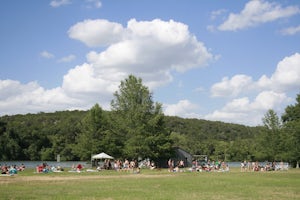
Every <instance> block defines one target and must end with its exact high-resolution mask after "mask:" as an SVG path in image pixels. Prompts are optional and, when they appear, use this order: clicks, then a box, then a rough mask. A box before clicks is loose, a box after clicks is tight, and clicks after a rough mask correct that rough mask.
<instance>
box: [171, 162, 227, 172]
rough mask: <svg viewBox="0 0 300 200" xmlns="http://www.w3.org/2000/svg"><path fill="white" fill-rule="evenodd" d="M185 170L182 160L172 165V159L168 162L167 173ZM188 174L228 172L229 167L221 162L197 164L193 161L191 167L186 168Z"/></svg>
mask: <svg viewBox="0 0 300 200" xmlns="http://www.w3.org/2000/svg"><path fill="white" fill-rule="evenodd" d="M185 170H186V167H185V164H184V161H183V160H179V161H177V162H176V164H175V163H174V161H173V160H172V159H169V160H168V171H169V172H184V171H185ZM187 170H188V171H190V172H202V171H205V172H210V171H218V172H228V171H229V165H228V164H227V163H225V162H223V161H210V160H208V161H207V162H199V161H197V160H193V162H192V167H190V168H187Z"/></svg>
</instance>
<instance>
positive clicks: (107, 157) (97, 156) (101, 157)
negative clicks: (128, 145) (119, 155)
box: [92, 152, 114, 160]
mask: <svg viewBox="0 0 300 200" xmlns="http://www.w3.org/2000/svg"><path fill="white" fill-rule="evenodd" d="M92 159H93V160H95V159H114V157H112V156H110V155H108V154H106V153H104V152H102V153H99V154H96V155H93V156H92Z"/></svg>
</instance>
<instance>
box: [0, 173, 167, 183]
mask: <svg viewBox="0 0 300 200" xmlns="http://www.w3.org/2000/svg"><path fill="white" fill-rule="evenodd" d="M170 176H172V175H171V174H157V175H149V174H128V175H101V174H94V175H81V174H73V175H57V176H56V175H52V174H51V175H48V174H45V175H33V176H22V175H15V176H3V177H0V185H1V184H7V183H14V182H30V181H68V180H94V179H112V178H114V179H120V178H127V179H128V178H161V177H170Z"/></svg>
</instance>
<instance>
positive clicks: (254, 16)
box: [218, 0, 300, 31]
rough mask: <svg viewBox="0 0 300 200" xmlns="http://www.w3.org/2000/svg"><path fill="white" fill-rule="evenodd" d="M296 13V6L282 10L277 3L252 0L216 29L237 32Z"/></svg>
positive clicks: (298, 11)
mask: <svg viewBox="0 0 300 200" xmlns="http://www.w3.org/2000/svg"><path fill="white" fill-rule="evenodd" d="M298 13H300V9H299V7H297V6H288V7H285V8H283V7H282V6H281V5H279V4H278V3H274V2H267V1H264V0H252V1H249V2H248V3H247V4H246V5H245V7H244V9H243V10H242V11H241V12H240V13H238V14H235V13H230V14H229V16H228V18H227V20H226V21H225V22H224V23H223V24H221V25H220V26H219V27H218V29H219V30H221V31H237V30H241V29H245V28H249V27H253V26H257V25H259V24H263V23H267V22H272V21H275V20H278V19H281V18H286V17H290V16H292V15H295V14H298Z"/></svg>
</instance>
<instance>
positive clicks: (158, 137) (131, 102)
mask: <svg viewBox="0 0 300 200" xmlns="http://www.w3.org/2000/svg"><path fill="white" fill-rule="evenodd" d="M114 97H115V98H114V99H113V100H112V102H111V107H112V111H113V112H114V113H115V115H116V116H117V120H116V124H117V126H116V127H118V129H119V130H118V131H119V132H122V136H123V137H124V141H126V142H125V144H124V155H126V156H128V157H130V158H136V159H137V158H151V159H153V160H156V159H159V158H166V157H167V156H169V155H170V152H171V147H172V143H171V140H170V134H169V132H168V131H167V130H166V126H165V122H164V115H163V113H162V107H161V104H159V103H154V102H153V100H152V94H151V93H150V92H149V89H148V88H147V87H146V86H144V85H143V83H142V79H141V78H136V77H135V76H133V75H129V77H128V78H127V79H125V81H121V84H120V86H119V91H116V92H115V93H114Z"/></svg>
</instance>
